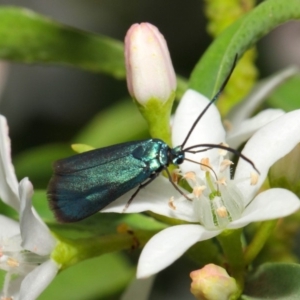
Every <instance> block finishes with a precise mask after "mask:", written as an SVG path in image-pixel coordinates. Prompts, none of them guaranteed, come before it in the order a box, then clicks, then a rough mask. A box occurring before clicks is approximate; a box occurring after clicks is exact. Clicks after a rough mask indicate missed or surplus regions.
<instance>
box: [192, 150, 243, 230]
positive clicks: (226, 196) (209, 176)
mask: <svg viewBox="0 0 300 300" xmlns="http://www.w3.org/2000/svg"><path fill="white" fill-rule="evenodd" d="M223 155H224V154H223V153H222V154H221V155H220V160H219V163H218V166H217V168H213V167H212V166H211V164H210V162H209V160H208V159H207V158H205V159H203V160H202V161H201V170H203V171H204V172H205V176H204V179H200V178H197V179H195V180H191V181H189V182H190V184H191V186H192V188H193V195H194V201H193V207H194V211H195V213H196V215H197V216H198V218H199V221H200V223H201V224H203V225H204V226H205V227H206V228H207V229H211V230H217V229H222V228H225V227H226V226H227V225H228V224H229V223H230V222H232V221H234V220H236V219H238V218H240V217H241V215H242V213H243V210H244V202H243V196H242V194H241V193H240V191H239V190H238V188H237V187H236V185H235V184H234V182H233V181H232V180H231V179H230V169H229V166H230V165H231V164H232V162H230V161H229V160H227V159H224V158H223Z"/></svg>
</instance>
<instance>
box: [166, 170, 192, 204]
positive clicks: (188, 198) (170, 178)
mask: <svg viewBox="0 0 300 300" xmlns="http://www.w3.org/2000/svg"><path fill="white" fill-rule="evenodd" d="M164 170H165V171H166V172H167V174H168V177H169V181H170V182H171V184H172V185H173V186H174V188H175V189H176V190H177V191H178V192H179V193H180V194H181V195H182V196H183V197H185V198H186V199H187V200H189V201H193V199H191V198H190V197H188V196H187V195H186V194H185V193H184V192H183V191H182V190H181V189H180V188H179V187H178V186H177V185H176V184H175V183H174V182H173V180H172V176H171V174H170V172H169V170H168V168H166V167H164Z"/></svg>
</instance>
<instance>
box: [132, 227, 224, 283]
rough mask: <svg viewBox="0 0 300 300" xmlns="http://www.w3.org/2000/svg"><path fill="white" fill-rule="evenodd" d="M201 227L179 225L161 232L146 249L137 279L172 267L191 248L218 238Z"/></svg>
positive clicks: (214, 232) (138, 268) (141, 256)
mask: <svg viewBox="0 0 300 300" xmlns="http://www.w3.org/2000/svg"><path fill="white" fill-rule="evenodd" d="M220 232H221V231H219V230H215V231H208V230H206V229H205V228H204V227H203V226H201V225H177V226H172V227H169V228H167V229H164V230H162V231H160V232H159V233H158V234H156V235H155V236H154V237H152V238H151V239H150V241H149V242H148V243H147V244H146V246H145V247H144V249H143V251H142V253H141V255H140V258H139V262H138V267H137V278H145V277H148V276H151V275H153V274H155V273H157V272H159V271H161V270H163V269H164V268H166V267H168V266H169V265H171V264H172V263H173V262H174V261H175V260H177V259H178V258H179V257H180V256H181V255H183V254H184V252H185V251H186V250H188V249H189V248H190V247H191V246H193V245H194V244H195V243H197V242H199V241H204V240H207V239H210V238H212V237H215V236H217V235H218V234H219V233H220Z"/></svg>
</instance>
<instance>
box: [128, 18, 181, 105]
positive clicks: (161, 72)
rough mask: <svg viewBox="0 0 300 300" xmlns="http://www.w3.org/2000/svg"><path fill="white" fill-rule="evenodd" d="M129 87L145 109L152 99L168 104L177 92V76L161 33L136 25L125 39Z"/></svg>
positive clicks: (154, 28) (148, 26)
mask: <svg viewBox="0 0 300 300" xmlns="http://www.w3.org/2000/svg"><path fill="white" fill-rule="evenodd" d="M125 62H126V70H127V86H128V90H129V93H130V95H131V96H132V97H133V98H135V99H136V100H137V101H138V102H139V103H140V104H142V105H144V104H146V103H147V101H148V100H150V99H153V98H154V99H158V100H160V101H162V102H165V101H167V100H168V99H169V98H170V96H171V95H172V92H173V93H174V91H175V89H176V76H175V72H174V69H173V65H172V62H171V58H170V53H169V50H168V46H167V43H166V41H165V39H164V37H163V35H162V34H161V33H160V32H159V31H158V29H157V28H156V27H155V26H153V25H151V24H149V23H141V24H133V25H132V26H131V27H130V29H129V30H128V32H127V34H126V37H125Z"/></svg>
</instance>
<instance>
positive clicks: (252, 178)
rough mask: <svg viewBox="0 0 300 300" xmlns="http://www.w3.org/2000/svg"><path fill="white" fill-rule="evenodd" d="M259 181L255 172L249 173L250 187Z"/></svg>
mask: <svg viewBox="0 0 300 300" xmlns="http://www.w3.org/2000/svg"><path fill="white" fill-rule="evenodd" d="M258 179H259V175H258V174H257V173H255V172H251V173H250V185H256V184H257V182H258Z"/></svg>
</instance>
